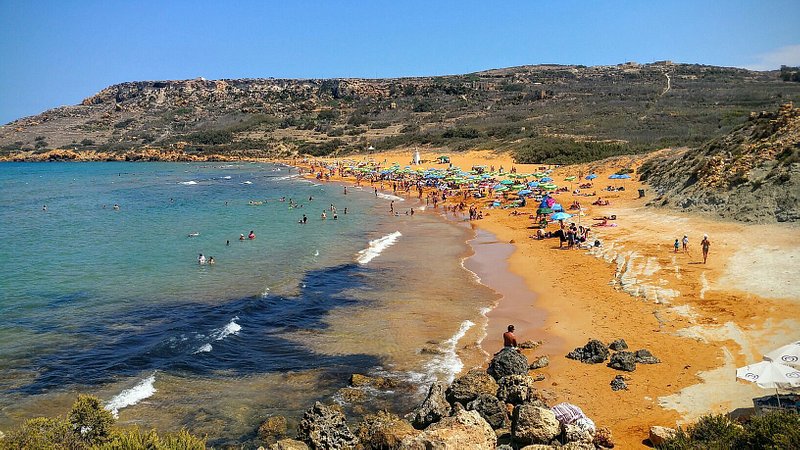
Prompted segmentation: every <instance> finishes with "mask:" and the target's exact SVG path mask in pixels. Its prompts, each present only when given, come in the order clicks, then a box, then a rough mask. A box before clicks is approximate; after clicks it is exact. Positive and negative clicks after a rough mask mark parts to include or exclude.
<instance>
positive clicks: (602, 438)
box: [593, 427, 616, 448]
mask: <svg viewBox="0 0 800 450" xmlns="http://www.w3.org/2000/svg"><path fill="white" fill-rule="evenodd" d="M593 442H594V445H595V446H597V447H600V448H614V446H615V445H616V442H614V437H613V436H612V435H611V430H609V429H608V428H606V427H600V428H598V429H597V430H595V432H594V441H593Z"/></svg>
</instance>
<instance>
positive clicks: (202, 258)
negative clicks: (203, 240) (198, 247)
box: [197, 253, 206, 265]
mask: <svg viewBox="0 0 800 450" xmlns="http://www.w3.org/2000/svg"><path fill="white" fill-rule="evenodd" d="M197 263H198V264H200V265H203V264H205V263H206V257H205V256H203V254H202V253H200V256H198V257H197Z"/></svg>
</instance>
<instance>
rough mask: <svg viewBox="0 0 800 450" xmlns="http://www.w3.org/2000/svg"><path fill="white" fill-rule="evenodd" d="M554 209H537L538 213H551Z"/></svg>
mask: <svg viewBox="0 0 800 450" xmlns="http://www.w3.org/2000/svg"><path fill="white" fill-rule="evenodd" d="M552 212H553V210H552V209H550V208H539V209H537V210H536V214H550V213H552Z"/></svg>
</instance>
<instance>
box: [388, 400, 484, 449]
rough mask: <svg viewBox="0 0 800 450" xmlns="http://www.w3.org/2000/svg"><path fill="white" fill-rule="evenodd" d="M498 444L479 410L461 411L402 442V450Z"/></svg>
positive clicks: (459, 447)
mask: <svg viewBox="0 0 800 450" xmlns="http://www.w3.org/2000/svg"><path fill="white" fill-rule="evenodd" d="M496 445H497V436H495V434H494V431H492V427H490V426H489V424H488V423H486V421H485V420H483V418H482V417H481V416H480V414H478V412H477V411H464V410H462V411H459V412H458V413H457V414H456V415H454V416H451V417H445V418H444V419H442V420H441V421H439V422H437V423H434V424H433V425H431V426H430V427H428V428H427V429H425V431H423V432H421V433H420V434H418V435H417V436H415V437H413V438H406V439H404V440H403V442H402V443H401V444H400V447H399V448H400V449H402V450H427V449H462V448H469V449H476V450H480V449H486V450H490V449H494V448H495V446H496Z"/></svg>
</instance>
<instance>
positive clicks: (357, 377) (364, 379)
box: [350, 373, 397, 389]
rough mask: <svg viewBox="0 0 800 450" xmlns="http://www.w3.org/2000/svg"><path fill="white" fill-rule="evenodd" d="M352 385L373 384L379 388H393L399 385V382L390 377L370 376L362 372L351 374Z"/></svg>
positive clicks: (372, 385)
mask: <svg viewBox="0 0 800 450" xmlns="http://www.w3.org/2000/svg"><path fill="white" fill-rule="evenodd" d="M350 386H352V387H364V386H371V387H374V388H377V389H392V388H395V387H397V382H396V381H395V380H392V379H390V378H383V377H369V376H366V375H362V374H360V373H354V374H352V375H350Z"/></svg>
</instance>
